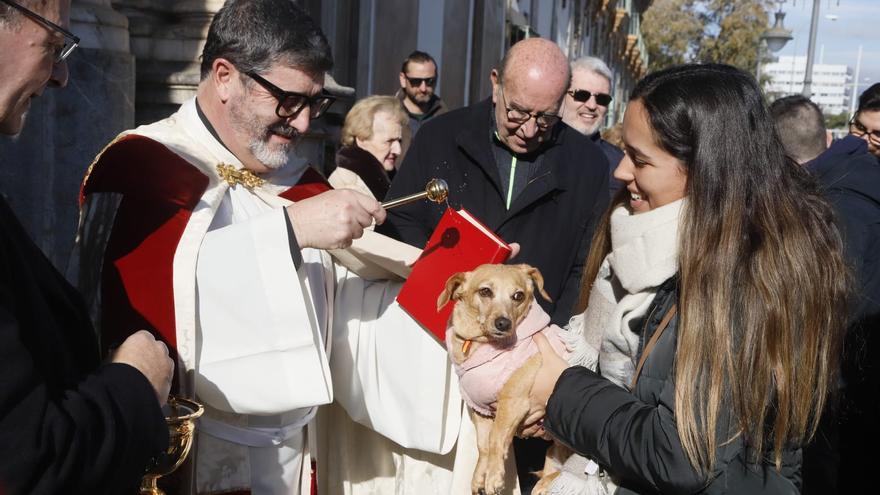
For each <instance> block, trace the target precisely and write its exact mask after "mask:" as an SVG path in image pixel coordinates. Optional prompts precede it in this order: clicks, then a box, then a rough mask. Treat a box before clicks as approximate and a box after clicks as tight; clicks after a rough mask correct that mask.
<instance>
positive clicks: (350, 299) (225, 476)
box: [81, 99, 476, 495]
mask: <svg viewBox="0 0 880 495" xmlns="http://www.w3.org/2000/svg"><path fill="white" fill-rule="evenodd" d="M129 134H135V135H139V136H144V137H147V138H150V139H152V140H154V141H157V142H159V143H162V144H163V145H164V146H165V147H167V148H168V149H169V150H171V151H172V152H174V153H175V154H177V155H178V156H179V157H181V158H183V159H184V160H186V162H188V163H189V164H191V165H192V166H194V167H196V168H197V169H198V170H199V171H200V172H201V173H203V174H204V175H205V176H207V178H208V179H209V182H208V186H207V189H206V190H205V192H204V194H203V195H202V197H201V201H200V202H199V204H198V206H197V207H196V209H195V210H194V211H193V212H192V215H191V217H190V218H189V220H188V222H187V224H186V227H185V229H184V231H183V234H182V237H181V238H180V241H179V243H178V245H177V249H176V252H175V254H174V262H173V271H174V274H173V289H174V318H175V320H174V321H175V328H176V334H177V351H178V356H179V362H178V372H179V376H180V377H181V386H182V388H183V391H184V393H187V394H190V395H195V397H196V398H197V399H198V400H200V401H202V402H203V403H204V404H205V406H206V409H207V412H206V414H205V416H204V418H205V419H204V421H203V422H202V424H201V425H200V427H199V434H198V442H197V449H195V452H194V455H195V456H196V464H197V476H196V484H197V486H198V489H199V491H200V492H209V491H223V490H235V489H247V488H250V489H251V490H252V493H255V494H281V493H284V494H290V493H293V494H297V493H308V492H307V490H306V489H307V483H308V479H309V476H308V474H309V458H310V448H309V444H310V443H311V444H312V445H314V444H315V440H317V439H318V437H322V438H323V440H324V442H323V443H324V444H325V445H326V446H327V448H328V449H327V450H325V451H324V452H322V453H321V455H320V457H321V458H323V459H326V464H324V463H320V464H319V467H318V469H319V479H320V478H321V476H320V471H322V470H327V471H328V472H333V470H334V469H335V468H336V466H335V464H334V462H335V461H334V459H335V458H340V459H341V458H342V457H344V456H349V455H352V454H354V452H351V451H347V452H340V451H335V452H334V451H333V450H332V449H333V448H334V447H341V446H342V444H344V442H341V443H340V442H338V441H334V440H339V438H340V435H337V434H336V432H337V431H338V432H339V433H340V434H341V433H342V432H343V431H349V430H350V429H351V428H355V427H357V428H361V425H362V426H363V427H365V428H369V429H370V430H373V431H375V432H376V433H378V434H380V435H381V436H382V437H384V439H383V440H384V441H386V442H387V445H389V446H393V447H394V448H397V449H403V450H408V451H409V452H416V451H422V455H423V456H424V457H425V458H426V459H427V461H426V462H427V463H428V464H429V465H430V466H435V465H436V469H434V467H431V469H430V471H431V472H435V473H437V476H438V478H437V479H435V480H427V481H426V482H429V483H431V485H430V486H421V487H419V486H413V487H412V489H411V490H410V489H407V490H404V491H403V492H405V493H427V492H426V491H424V489H433V488H440V489H445V488H446V487H448V491H444V493H467V491H468V489H467V488H466V487H467V486H468V485H469V482H470V474H471V473H472V471H473V465H474V463H475V458H476V449H475V443H474V441H473V433H472V431H470V430H469V428H472V427H471V426H470V425H469V423H468V422H467V420H465V421H462V405H461V400H460V397H459V394H458V382H457V380H456V377H455V373H452V371H451V367H450V365H449V361H448V357H447V354H446V351H445V349H444V348H443V347H442V346H441V345H440V344H438V342H436V340H434V338H433V337H432V336H431V335H430V334H429V333H428V332H426V331H425V330H423V329H422V328H421V327H419V326H418V324H416V323H415V322H414V321H413V320H412V319H411V318H410V317H409V316H408V315H407V314H406V313H405V312H404V311H403V310H402V309H401V308H400V307H399V306H398V305H397V303H396V302H395V301H394V298H395V296H396V294H397V291H398V290H399V287H400V283H399V282H389V281H368V280H365V279H363V278H361V277H360V276H357V275H356V274H354V273H353V272H352V271H350V270H349V269H348V268H346V267H345V266H342V265H340V264H336V263H334V262H333V261H332V260H331V258H330V256H329V254H328V253H327V252H324V251H317V250H310V249H304V250H302V251H301V255H302V265H301V266H300V267H299V269H297V267H296V266H295V264H294V261H293V255H292V253H291V249H290V243H289V238H288V234H287V226H286V224H285V218H284V215H285V213H284V211H283V209H282V207H283V206H284V205H286V204H289V201H287V200H286V199H283V198H281V197H279V196H278V194H280V193H281V192H283V191H285V190H287V189H289V188H290V187H291V186H293V185H294V184H296V182H297V180H298V179H299V177H300V174H301V173H302V171H303V170H304V163H303V161H302V160H301V159H300V158H298V157H293V164H292V165H290V166H288V167H285V168H284V169H282V170H280V171H278V172H275V173H272V174H268V176H267V177H266V179H267V183H266V184H265V185H263V186H260V187H257V188H255V189H254V190H249V189H247V188H244V187H243V186H241V185H236V186H234V187H230V186H229V184H227V183H226V182H225V181H224V180H222V179H221V177H220V176H219V174H218V171H217V165H218V164H228V165H232V166H233V167H235V168H236V169H240V168H242V164H241V163H240V161H239V160H238V159H237V158H236V157H235V156H234V155H233V154H232V153H231V152H229V151H228V150H227V149H226V148H225V147H224V146H223V145H222V144H221V143H220V142H219V141H217V140H216V139H215V138H214V137H213V136H212V135H211V133H210V131H209V130H208V129H207V128H206V127H205V125H204V124H203V123H202V121H201V120H200V119H199V117H198V115H197V112H196V108H195V100H194V99H192V100H190V101H188V102H186V103H184V104H183V105H182V107H181V108H180V110H179V111H178V112H177V113H175V114H174V115H172V116H171V117H169V118H167V119H164V120H162V121H159V122H157V123H154V124H151V125H148V126H142V127H139V128H138V129H135V130H133V131H129V132H127V133H124V135H129ZM111 146H112V145H111ZM93 196H94V197H91V198H88V199H87V203H86V205H85V206H84V209H83V222H82V225H84V226H85V227H84V228H85V229H86V230H88V229H89V228H90V227H96V228H98V230H99V231H100V230H101V229H100V226H95V225H94V222H90V220H89V216H90V214H91V213H90V212H94V211H98V212H104V214H106V211H108V210H107V204H101V203H102V200H103V202H104V203H109V202H116V204H118V202H119V201H120V198H119V197H118V195H110V194H104V195H102V194H95V195H93ZM102 196H106V197H102ZM123 200H124V199H123ZM111 224H112V222H111ZM103 228H104V229H105V230H106V229H107V225H104V226H103ZM99 233H100V232H99ZM82 235H83V232H82V230H81V236H82ZM376 235H377V234H373V236H376ZM84 237H86V238H88V237H89V234H88V233H86V235H85V236H84ZM374 240H375V239H374ZM90 252H91V251H90ZM92 300H93V301H94V300H95V299H94V298H93V299H92ZM331 377H332V378H331ZM334 400H335V404H334V407H336V406H337V405H338V407H340V408H341V409H343V410H344V411H345V412H346V414H345V415H347V416H350V418H351V419H353V420H354V421H356V422H357V423H359V425H357V426H354V425H353V424H351V423H350V421H349V420H348V419H347V418H346V417H337V418H336V421H331V422H329V423H328V422H326V421H325V422H323V425H324V426H326V430H325V431H324V432H318V433H319V434H318V435H314V434H313V432H312V433H310V432H311V431H312V428H311V427H306V426H305V424H306V423H310V421H311V419H312V417H313V415H314V413H315V408H316V406H320V405H323V404H329V403H331V402H333V401H334ZM336 413H337V415H338V414H339V413H340V410H339V409H337V410H336ZM345 415H342V416H345ZM465 418H466V415H465ZM329 419H331V420H332V419H333V418H332V417H330V418H329ZM310 424H312V425H314V422H311V423H310ZM462 424H464V427H463V428H462ZM339 425H343V426H339ZM337 426H338V428H337ZM346 429H349V430H346ZM460 430H461V431H464V432H465V434H464V436H463V438H466V439H467V441H466V442H465V443H464V446H462V444H461V442H460V445H459V450H461V449H464V450H465V451H466V454H464V455H462V454H459V455H458V456H457V460H456V462H457V464H458V465H457V466H456V467H455V472H456V473H457V474H456V475H455V479H456V480H462V481H460V482H456V483H455V487H453V482H454V479H453V478H454V476H453V471H452V466H451V464H450V462H451V460H450V459H451V458H450V457H446V458H444V457H443V456H445V455H447V454H449V453H450V452H451V451H452V449H453V447H454V446H455V445H456V440H457V439H458V437H459V432H460ZM468 435H469V436H468ZM310 437H312V438H310ZM318 448H319V449H320V445H319V446H318ZM392 450H393V449H392ZM386 452H387V451H386ZM432 456H433V457H432ZM368 461H369V460H368V459H364V462H365V463H366V462H368ZM462 463H467V464H462ZM355 464H356V463H355ZM351 472H352V471H351V470H347V471H346V472H337V473H336V474H337V475H338V476H341V477H343V478H346V477H348V476H350V474H351ZM359 472H360V474H362V475H364V476H370V477H372V478H376V479H379V478H382V477H383V476H384V475H385V474H386V473H370V469H360V470H359ZM397 476H399V477H400V478H401V479H402V478H406V477H407V473H404V472H400V473H397ZM416 478H418V479H423V478H419V477H418V476H415V473H413V479H416ZM329 479H330V480H331V481H332V479H333V475H331V476H330V478H329ZM337 481H338V480H337ZM348 481H351V480H348ZM355 481H357V480H355ZM462 489H464V491H462ZM403 492H399V493H403ZM330 493H334V490H333V488H332V486H328V487H327V490H322V491H321V495H327V494H330ZM437 493H440V492H437Z"/></svg>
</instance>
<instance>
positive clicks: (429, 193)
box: [382, 179, 449, 210]
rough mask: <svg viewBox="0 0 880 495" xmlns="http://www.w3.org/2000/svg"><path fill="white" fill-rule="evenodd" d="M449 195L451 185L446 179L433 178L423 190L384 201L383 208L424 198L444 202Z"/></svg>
mask: <svg viewBox="0 0 880 495" xmlns="http://www.w3.org/2000/svg"><path fill="white" fill-rule="evenodd" d="M447 196H449V186H448V185H447V184H446V181H445V180H443V179H431V180H430V181H428V185H426V186H425V190H424V191H423V192H420V193H415V194H410V195H409V196H404V197H402V198H397V199H392V200H391V201H386V202H384V203H382V208H385V209H386V210H387V209H389V208H394V207H395V206H400V205H405V204H407V203H412V202H413V201H418V200H420V199H424V198H427V199H429V200H431V201H433V202H435V203H442V202H444V201H446V197H447Z"/></svg>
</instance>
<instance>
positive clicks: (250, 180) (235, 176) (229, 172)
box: [217, 163, 266, 189]
mask: <svg viewBox="0 0 880 495" xmlns="http://www.w3.org/2000/svg"><path fill="white" fill-rule="evenodd" d="M217 173H218V174H220V178H221V179H223V180H224V181H226V183H227V184H229V185H230V187H231V186H234V185H236V184H241V185H243V186H244V187H246V188H248V189H254V188H255V187H260V186H262V185H263V184H265V183H266V180H265V179H262V178H260V177H258V176H257V174H255V173H253V172H251V171H250V170H248V169H244V168H243V169H236V168H235V167H234V166H232V165H229V164H227V163H220V164H218V165H217Z"/></svg>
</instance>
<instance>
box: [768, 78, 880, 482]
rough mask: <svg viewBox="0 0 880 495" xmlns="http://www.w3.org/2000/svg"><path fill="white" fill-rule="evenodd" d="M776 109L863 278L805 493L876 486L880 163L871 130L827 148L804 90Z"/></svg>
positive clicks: (808, 459) (807, 459)
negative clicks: (872, 455)
mask: <svg viewBox="0 0 880 495" xmlns="http://www.w3.org/2000/svg"><path fill="white" fill-rule="evenodd" d="M770 111H771V113H772V115H773V118H774V121H775V124H776V129H777V131H778V132H779V135H780V138H781V139H782V143H783V144H784V146H785V150H786V153H787V154H788V155H789V156H790V157H791V158H792V159H793V160H795V161H796V162H798V163H799V164H801V165H803V166H804V167H805V168H806V169H807V170H809V171H810V172H811V173H812V174H813V175H814V176H815V177H816V178H817V179H818V180H819V183H820V184H821V187H822V191H823V192H824V193H825V195H826V197H827V198H828V200H829V201H830V202H831V204H832V205H833V206H834V210H835V213H836V216H837V223H838V225H839V227H840V230H841V234H842V236H843V242H844V246H845V252H846V259H847V263H848V265H849V267H850V270H851V272H852V274H853V275H854V277H855V282H856V283H855V287H856V291H855V298H854V299H853V301H852V302H851V305H850V323H849V328H848V330H847V337H846V344H845V346H844V354H843V361H842V365H841V366H842V367H841V372H842V377H841V378H842V380H841V381H840V390H839V391H838V397H837V399H838V401H839V402H838V401H833V402H832V403H831V404H829V406H830V407H829V409H828V410H827V411H826V414H825V417H823V420H822V423H821V425H820V427H819V431H818V433H817V435H816V438H815V439H814V441H813V442H812V443H811V444H810V445H809V446H808V447H807V448H806V449H805V451H804V493H805V494H814V493H815V494H818V493H845V492H866V491H871V489H872V488H873V486H874V484H875V482H874V479H873V478H874V477H873V473H872V472H871V459H869V458H868V457H866V456H864V455H862V452H866V451H868V450H870V449H872V448H873V447H874V446H875V445H877V443H878V442H880V424H878V422H877V418H878V417H880V406H878V402H877V397H880V373H878V371H880V367H878V365H877V361H878V349H877V335H878V332H880V163H878V161H877V158H876V157H875V156H874V155H872V154H871V153H869V151H868V145H869V142H868V140H867V139H866V138H865V137H864V136H863V137H861V138H860V137H857V136H855V135H852V134H850V135H847V136H846V137H844V138H843V139H839V140H837V141H834V142H832V143H831V145H830V146H827V142H828V138H827V133H826V129H825V122H824V118H823V116H822V111H821V110H820V109H819V107H818V106H817V105H816V104H815V103H813V102H812V101H810V100H809V99H808V98H806V97H804V96H801V95H793V96H787V97H784V98H780V99H778V100H776V101H774V102H773V104H772V105H770ZM826 146H827V149H826Z"/></svg>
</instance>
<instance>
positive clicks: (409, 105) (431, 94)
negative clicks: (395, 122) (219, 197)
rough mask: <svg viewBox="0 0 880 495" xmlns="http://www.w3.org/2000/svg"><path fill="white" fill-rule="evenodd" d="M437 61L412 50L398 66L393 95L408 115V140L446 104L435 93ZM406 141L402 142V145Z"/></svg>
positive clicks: (438, 113)
mask: <svg viewBox="0 0 880 495" xmlns="http://www.w3.org/2000/svg"><path fill="white" fill-rule="evenodd" d="M436 87H437V62H436V61H434V57H432V56H431V55H429V54H427V53H425V52H422V51H419V50H416V51H414V52H412V53H410V54H409V56H407V57H406V60H404V61H403V65H402V66H401V67H400V90H399V91H398V92H397V97H398V98H400V102H401V103H402V104H403V109H404V110H405V111H406V113H407V114H408V115H409V130H410V136H409V139H412V138H413V137H415V135H416V132H418V130H419V128H420V127H421V126H422V124H423V123H424V122H426V121H427V120H429V119H431V118H433V117H436V116H437V115H440V114H442V113H444V112H446V104H445V103H443V100H442V99H440V96H438V95H437V93H435V88H436ZM406 146H407V143H404V148H406Z"/></svg>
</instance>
